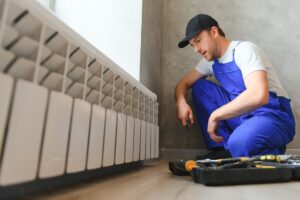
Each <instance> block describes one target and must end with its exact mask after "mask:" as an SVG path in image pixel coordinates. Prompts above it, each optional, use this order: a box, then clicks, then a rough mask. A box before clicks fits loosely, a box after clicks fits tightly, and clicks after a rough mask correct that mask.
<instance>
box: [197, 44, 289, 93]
mask: <svg viewBox="0 0 300 200" xmlns="http://www.w3.org/2000/svg"><path fill="white" fill-rule="evenodd" d="M238 43H239V41H232V42H231V43H230V45H229V47H228V48H227V50H226V52H225V53H224V55H223V56H222V57H221V58H219V59H218V61H219V63H228V62H231V61H232V59H233V58H232V55H233V50H234V49H235V53H234V59H235V62H236V64H237V66H238V67H239V68H240V70H241V72H242V75H243V78H245V77H246V76H247V75H248V74H250V73H251V72H254V71H258V70H263V71H266V72H267V77H268V83H269V90H270V91H271V92H275V93H276V94H277V96H283V97H286V98H290V97H289V95H288V94H287V92H286V91H285V89H284V88H283V87H282V85H281V83H280V81H279V79H278V76H277V74H276V72H275V70H274V67H273V65H272V64H271V62H270V61H269V59H268V58H267V56H266V55H265V54H264V52H263V51H262V50H261V49H260V48H259V47H258V46H257V45H255V44H253V43H252V42H247V41H243V42H240V43H239V44H238ZM212 65H213V61H207V60H206V59H204V58H203V59H201V61H200V62H199V63H198V64H197V66H196V67H195V69H196V70H197V71H198V72H200V73H201V74H203V75H206V76H211V75H213V70H212Z"/></svg>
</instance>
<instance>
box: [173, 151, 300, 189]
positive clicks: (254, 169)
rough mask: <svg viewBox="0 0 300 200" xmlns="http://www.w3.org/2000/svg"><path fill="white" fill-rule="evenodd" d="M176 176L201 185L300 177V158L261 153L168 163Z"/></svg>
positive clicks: (277, 180)
mask: <svg viewBox="0 0 300 200" xmlns="http://www.w3.org/2000/svg"><path fill="white" fill-rule="evenodd" d="M169 169H170V171H171V172H172V173H173V174H174V175H177V176H184V175H188V176H191V177H192V179H193V181H194V182H195V183H201V184H204V185H214V186H217V185H234V184H235V185H236V184H252V183H270V182H286V181H290V180H300V159H299V157H298V156H295V155H263V156H255V157H237V158H225V159H217V160H210V159H204V160H197V161H195V160H189V161H184V160H177V161H174V162H169Z"/></svg>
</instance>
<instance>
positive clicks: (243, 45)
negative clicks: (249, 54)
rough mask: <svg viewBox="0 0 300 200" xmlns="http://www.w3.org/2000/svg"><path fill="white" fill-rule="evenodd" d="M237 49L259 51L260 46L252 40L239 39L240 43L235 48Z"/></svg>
mask: <svg viewBox="0 0 300 200" xmlns="http://www.w3.org/2000/svg"><path fill="white" fill-rule="evenodd" d="M235 50H236V51H257V50H259V47H258V46H257V45H256V44H255V43H253V42H250V41H238V44H237V46H236V48H235Z"/></svg>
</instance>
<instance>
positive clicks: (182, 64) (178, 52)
mask: <svg viewBox="0 0 300 200" xmlns="http://www.w3.org/2000/svg"><path fill="white" fill-rule="evenodd" d="M299 8H300V1H299V0H289V1H282V0H264V1H262V0H214V1H211V0H164V1H163V30H162V32H163V39H162V41H163V51H162V56H163V57H162V77H163V78H162V84H161V101H160V109H161V110H160V112H161V119H160V120H161V121H160V122H161V129H160V130H161V131H160V133H161V134H162V136H161V147H163V148H166V149H174V148H184V149H198V148H200V149H201V148H204V145H203V142H202V137H201V134H200V130H199V127H198V126H197V125H196V126H194V127H193V128H192V130H190V131H189V132H187V131H186V130H185V129H184V128H182V127H181V126H180V124H179V122H178V121H177V117H176V116H177V113H176V107H175V101H174V88H175V86H176V84H177V82H178V81H179V80H180V79H181V77H182V76H183V75H184V74H185V73H186V72H187V71H189V70H190V69H192V68H193V67H194V66H195V65H196V63H197V62H198V61H199V59H200V56H199V55H197V54H196V53H194V52H193V50H192V49H191V48H189V47H187V48H185V49H179V48H177V43H178V41H179V40H180V39H181V38H182V37H183V35H184V32H185V26H186V23H187V22H188V20H189V19H190V18H191V17H192V16H194V15H196V14H198V13H207V14H210V15H212V16H214V17H215V18H216V19H217V20H218V21H219V24H220V26H221V27H222V28H223V30H224V32H225V33H226V34H227V37H228V38H229V39H234V40H248V41H252V42H254V43H256V44H258V45H259V46H260V47H261V48H262V49H263V50H264V51H265V53H266V54H267V56H268V57H269V58H270V60H271V62H272V63H273V65H274V67H275V69H276V71H277V74H278V75H279V78H280V80H281V82H282V84H283V85H284V87H285V88H286V90H287V91H288V93H289V94H290V96H291V98H292V105H293V110H294V114H295V117H296V123H297V126H298V128H297V133H299V131H300V124H299V120H300V90H299V86H300V78H299V75H300V57H299V55H300V48H299V47H300V26H299V21H300V14H299ZM142 39H143V38H142ZM288 148H297V149H300V138H299V135H298V134H297V135H296V137H295V140H294V141H293V142H292V143H291V144H290V145H289V146H288Z"/></svg>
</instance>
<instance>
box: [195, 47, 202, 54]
mask: <svg viewBox="0 0 300 200" xmlns="http://www.w3.org/2000/svg"><path fill="white" fill-rule="evenodd" d="M194 51H195V52H198V53H201V48H200V47H199V46H198V45H195V46H194Z"/></svg>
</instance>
